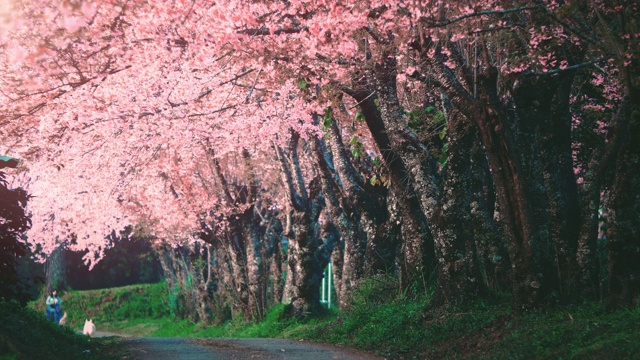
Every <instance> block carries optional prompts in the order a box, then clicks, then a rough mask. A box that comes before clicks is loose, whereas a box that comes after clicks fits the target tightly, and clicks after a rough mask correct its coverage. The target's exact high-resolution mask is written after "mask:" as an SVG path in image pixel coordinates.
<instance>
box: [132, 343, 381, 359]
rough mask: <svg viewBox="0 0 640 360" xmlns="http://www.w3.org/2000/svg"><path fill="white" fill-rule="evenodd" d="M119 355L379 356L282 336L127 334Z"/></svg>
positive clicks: (201, 357) (217, 356)
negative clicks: (238, 337)
mask: <svg viewBox="0 0 640 360" xmlns="http://www.w3.org/2000/svg"><path fill="white" fill-rule="evenodd" d="M123 349H124V350H125V351H126V353H127V355H126V356H125V357H123V359H141V360H146V359H149V360H151V359H153V360H200V359H202V360H205V359H206V360H251V359H256V360H307V359H312V360H332V359H336V360H338V359H339V360H383V358H381V357H378V356H375V355H372V354H367V353H364V352H359V351H356V350H353V349H349V348H345V347H340V346H335V345H327V344H317V343H311V342H306V341H296V340H286V339H224V338H209V339H200V338H127V339H124V340H123Z"/></svg>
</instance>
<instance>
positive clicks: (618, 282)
mask: <svg viewBox="0 0 640 360" xmlns="http://www.w3.org/2000/svg"><path fill="white" fill-rule="evenodd" d="M638 104H640V92H638V91H634V89H633V88H632V89H631V90H630V91H629V95H628V98H627V99H625V100H623V105H622V108H621V114H620V119H619V121H622V122H623V123H621V124H619V126H618V129H617V130H616V131H618V132H619V133H618V134H617V135H618V136H621V137H622V139H621V140H620V142H621V144H620V150H619V153H618V156H617V160H616V163H615V178H614V183H613V187H612V189H611V193H610V199H609V212H608V213H609V214H608V218H607V225H608V228H607V239H608V241H609V294H608V306H609V307H611V308H615V307H620V306H635V305H634V304H636V303H637V301H638V296H639V295H640V261H638V259H640V181H639V180H638V179H640V147H639V146H638V144H637V142H638V139H640V106H639V105H638Z"/></svg>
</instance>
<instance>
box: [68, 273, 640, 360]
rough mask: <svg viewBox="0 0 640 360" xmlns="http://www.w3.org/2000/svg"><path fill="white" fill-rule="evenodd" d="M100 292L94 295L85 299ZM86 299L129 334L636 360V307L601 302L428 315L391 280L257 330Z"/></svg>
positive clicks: (111, 326) (102, 321) (396, 353)
mask: <svg viewBox="0 0 640 360" xmlns="http://www.w3.org/2000/svg"><path fill="white" fill-rule="evenodd" d="M148 286H150V287H154V286H155V287H156V289H155V290H153V292H154V293H156V294H157V295H158V296H160V294H163V291H166V287H165V290H162V286H163V285H162V284H160V285H140V286H138V287H136V286H132V287H127V288H118V289H110V290H111V291H113V292H115V293H120V292H128V291H134V292H138V293H140V292H143V293H144V292H146V291H147V290H141V288H140V287H142V288H146V287H148ZM149 291H151V290H149ZM84 293H85V292H73V293H71V294H68V296H69V297H70V298H69V299H68V300H67V301H66V302H65V304H66V306H67V309H70V307H71V306H72V305H73V304H76V302H74V301H75V300H72V297H74V296H80V297H83V298H84ZM105 293H108V292H101V291H97V292H93V293H92V294H93V295H92V296H90V298H92V297H94V296H98V297H99V296H101V295H100V294H105ZM118 296H119V297H118ZM117 298H127V299H128V301H129V302H142V303H139V304H134V303H127V304H125V305H120V306H124V307H129V308H132V309H142V308H143V307H144V304H147V303H148V301H147V300H142V299H144V297H136V296H133V295H128V296H125V295H123V294H120V295H114V294H111V295H110V299H111V300H109V301H113V299H117ZM63 299H64V298H63ZM92 301H94V303H95V304H97V305H96V306H97V307H96V308H95V309H94V311H95V314H96V315H95V316H94V317H95V318H96V319H99V322H98V330H102V331H113V332H117V333H122V334H130V335H135V336H159V337H170V336H175V337H182V336H190V337H203V338H204V337H281V338H291V339H305V340H309V341H317V342H327V343H336V344H343V345H346V346H351V347H355V348H359V349H362V350H366V351H369V352H372V353H377V354H378V355H381V356H383V357H385V358H387V359H616V360H617V359H640V335H639V334H640V308H633V309H622V310H618V311H606V310H605V309H604V306H603V305H602V304H600V303H585V304H583V305H579V306H578V305H573V306H565V307H559V306H558V307H556V308H551V309H547V310H546V311H544V312H541V311H540V312H530V313H527V314H524V315H522V316H518V317H514V316H511V313H510V308H509V297H508V295H507V294H505V295H502V296H498V297H496V298H495V299H494V300H492V301H480V300H479V301H477V302H475V303H473V304H470V305H469V306H467V307H464V308H460V307H459V308H448V309H431V308H430V304H429V297H428V296H417V297H415V298H408V297H406V296H404V294H402V293H400V292H399V291H397V290H396V285H395V281H394V280H393V279H391V278H376V279H372V280H368V281H365V282H364V283H363V285H362V286H361V288H360V290H359V291H358V293H357V294H355V296H354V298H353V301H352V305H351V307H350V308H349V309H348V310H346V311H342V312H340V311H337V310H335V309H331V311H329V312H328V314H327V315H326V316H325V317H323V318H320V319H314V320H307V321H297V320H295V319H290V318H286V317H285V316H284V315H283V314H284V313H285V307H284V305H277V306H274V307H272V308H271V309H269V311H268V313H267V315H266V317H265V320H264V321H262V322H260V323H257V324H254V323H250V322H245V321H242V319H234V320H233V321H230V322H227V323H225V324H223V325H222V326H204V325H202V324H194V323H191V322H190V321H188V320H177V319H175V318H172V317H170V316H158V315H154V316H149V317H146V318H145V317H144V314H147V313H153V314H162V313H163V312H162V311H155V310H154V311H151V310H149V311H150V312H149V311H143V310H139V311H138V313H139V314H140V315H139V316H138V317H135V318H129V319H127V320H125V319H121V318H118V319H111V320H110V319H109V316H113V317H117V316H115V315H114V314H116V312H115V311H112V310H108V309H112V307H110V306H107V304H108V303H109V301H107V300H106V299H103V300H99V299H94V300H92ZM78 303H82V302H78ZM100 304H102V305H100ZM153 306H160V305H153ZM102 307H105V308H106V310H104V312H102V310H101V308H102ZM167 309H168V306H167ZM73 311H74V313H75V310H73ZM163 311H165V310H163ZM108 313H111V315H107V314H108ZM165 313H168V310H166V312H165Z"/></svg>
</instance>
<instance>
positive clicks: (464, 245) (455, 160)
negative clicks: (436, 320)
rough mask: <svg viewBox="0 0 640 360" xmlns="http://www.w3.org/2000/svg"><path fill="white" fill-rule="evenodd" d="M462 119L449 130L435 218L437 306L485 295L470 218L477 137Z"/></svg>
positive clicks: (451, 122) (452, 121) (453, 120)
mask: <svg viewBox="0 0 640 360" xmlns="http://www.w3.org/2000/svg"><path fill="white" fill-rule="evenodd" d="M468 128H469V126H467V125H465V124H464V123H463V120H462V119H461V116H452V117H451V118H450V119H449V122H448V127H447V137H448V141H449V147H448V150H447V164H446V168H445V170H446V175H445V183H444V190H443V198H442V200H441V201H442V204H441V206H440V207H438V209H437V210H436V212H435V214H434V216H433V218H434V220H435V224H434V225H433V226H432V229H434V240H435V243H436V246H435V248H436V255H437V258H438V282H437V287H436V292H435V294H434V300H433V301H434V305H436V306H440V305H445V304H462V303H465V302H468V301H469V300H471V299H474V298H476V297H477V296H478V295H480V294H481V293H483V291H482V283H481V281H480V276H479V275H480V274H479V271H478V267H477V262H476V252H475V244H474V233H473V231H474V229H473V228H472V227H471V226H469V224H472V223H473V222H472V218H471V148H472V144H473V140H475V136H474V133H473V131H470V130H469V129H468Z"/></svg>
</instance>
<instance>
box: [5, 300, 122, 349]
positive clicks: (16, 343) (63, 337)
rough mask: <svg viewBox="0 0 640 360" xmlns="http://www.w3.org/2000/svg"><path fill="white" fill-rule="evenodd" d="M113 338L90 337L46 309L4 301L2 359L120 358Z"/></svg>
mask: <svg viewBox="0 0 640 360" xmlns="http://www.w3.org/2000/svg"><path fill="white" fill-rule="evenodd" d="M120 358H121V357H120V356H118V349H117V346H116V342H115V340H114V339H113V338H104V339H89V338H88V337H86V336H84V335H79V334H78V333H77V332H75V331H74V330H73V329H71V328H70V327H67V326H60V325H57V324H54V323H52V322H51V321H48V320H47V319H46V317H45V315H44V313H42V312H39V311H35V310H33V309H29V308H24V307H20V306H19V305H17V304H14V303H7V302H0V359H2V360H9V359H120Z"/></svg>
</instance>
